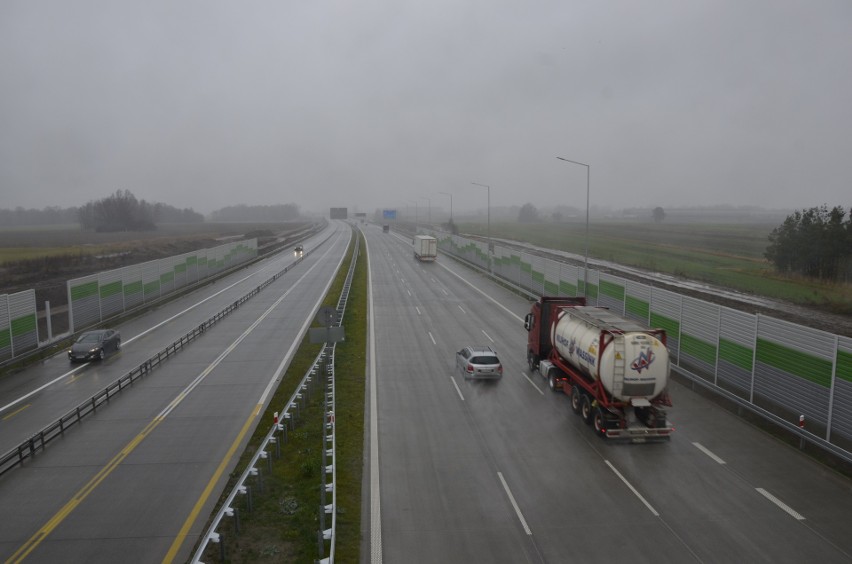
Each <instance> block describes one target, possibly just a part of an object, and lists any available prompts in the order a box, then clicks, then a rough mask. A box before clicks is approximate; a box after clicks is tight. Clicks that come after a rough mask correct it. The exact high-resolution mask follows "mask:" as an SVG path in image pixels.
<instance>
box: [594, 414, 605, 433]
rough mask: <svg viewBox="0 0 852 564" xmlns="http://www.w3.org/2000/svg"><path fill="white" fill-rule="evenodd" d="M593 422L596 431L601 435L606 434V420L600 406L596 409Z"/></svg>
mask: <svg viewBox="0 0 852 564" xmlns="http://www.w3.org/2000/svg"><path fill="white" fill-rule="evenodd" d="M593 423H594V425H595V431H596V432H597V433H598V434H599V435H605V434H606V420H605V419H604V414H603V410H602V409H601V408H600V407H599V408H597V409H596V410H595V415H594V418H593Z"/></svg>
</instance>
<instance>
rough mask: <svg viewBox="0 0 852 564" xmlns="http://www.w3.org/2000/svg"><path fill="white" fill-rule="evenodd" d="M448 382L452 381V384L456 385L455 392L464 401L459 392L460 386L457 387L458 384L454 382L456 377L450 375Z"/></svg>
mask: <svg viewBox="0 0 852 564" xmlns="http://www.w3.org/2000/svg"><path fill="white" fill-rule="evenodd" d="M450 382H452V383H453V386H455V387H456V393H458V395H459V397H460V398H461V400H462V401H464V396H463V395H462V393H461V388H459V385H458V384H456V379H455V378H453V377H452V376H450Z"/></svg>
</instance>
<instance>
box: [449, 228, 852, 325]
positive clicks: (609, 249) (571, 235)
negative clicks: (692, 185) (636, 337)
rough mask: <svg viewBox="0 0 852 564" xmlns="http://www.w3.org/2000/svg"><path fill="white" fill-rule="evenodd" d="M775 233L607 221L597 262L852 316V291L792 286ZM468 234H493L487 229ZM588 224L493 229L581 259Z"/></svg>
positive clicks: (597, 237) (594, 238) (801, 282)
mask: <svg viewBox="0 0 852 564" xmlns="http://www.w3.org/2000/svg"><path fill="white" fill-rule="evenodd" d="M774 227H775V226H774V225H771V224H765V223H763V224H747V223H673V222H669V221H663V222H661V223H653V222H648V221H627V220H611V219H609V220H601V219H595V220H594V221H592V222H591V223H590V225H589V237H588V239H589V256H590V257H592V258H596V259H601V260H606V261H610V262H614V263H618V264H622V265H627V266H633V267H637V268H642V269H645V270H649V271H654V272H661V273H665V274H671V275H674V276H679V277H682V278H687V279H690V280H696V281H700V282H706V283H709V284H713V285H717V286H723V287H727V288H732V289H735V290H739V291H742V292H746V293H751V294H756V295H761V296H766V297H769V298H775V299H782V300H786V301H790V302H793V303H797V304H801V305H807V306H816V307H820V308H824V309H827V310H830V311H832V312H833V313H845V314H852V285H850V284H848V283H847V284H841V283H836V284H828V283H825V282H820V281H817V280H806V279H802V278H791V277H787V276H781V275H779V274H778V273H776V272H774V270H773V269H772V266H771V265H770V264H769V263H768V262H766V260H765V259H764V258H763V253H764V251H765V250H766V247H767V245H768V244H769V241H768V237H769V234H770V233H771V232H772V229H773V228H774ZM459 229H460V232H461V233H470V234H475V235H482V236H484V235H485V234H486V231H487V229H486V226H485V225H483V224H472V223H466V224H461V225H459ZM585 230H586V226H585V222H582V221H580V222H574V223H561V224H556V223H539V224H520V223H514V222H496V223H495V222H492V223H491V236H492V237H494V238H502V239H512V240H518V241H527V242H530V243H533V244H535V245H538V246H541V247H546V248H550V249H558V250H562V251H566V252H570V253H575V254H577V255H583V254H584V252H585V244H586V243H585V241H586V236H585Z"/></svg>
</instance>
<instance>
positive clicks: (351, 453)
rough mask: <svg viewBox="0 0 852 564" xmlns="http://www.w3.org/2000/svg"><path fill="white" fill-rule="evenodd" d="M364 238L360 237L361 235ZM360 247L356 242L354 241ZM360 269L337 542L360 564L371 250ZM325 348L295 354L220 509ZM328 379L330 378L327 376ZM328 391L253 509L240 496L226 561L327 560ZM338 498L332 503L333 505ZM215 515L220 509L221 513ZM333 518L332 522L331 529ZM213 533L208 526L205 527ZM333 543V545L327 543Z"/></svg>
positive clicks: (343, 367)
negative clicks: (322, 552) (323, 553)
mask: <svg viewBox="0 0 852 564" xmlns="http://www.w3.org/2000/svg"><path fill="white" fill-rule="evenodd" d="M358 236H360V234H359V235H358ZM353 244H354V243H353ZM359 254H360V255H361V256H356V257H354V258H355V259H358V262H357V264H356V267H355V273H354V278H353V280H352V286H351V291H350V296H349V299H348V301H347V304H346V312H345V315H344V319H343V326H344V327H345V331H346V340H345V341H344V342H341V343H338V345H337V348H336V351H335V361H336V366H335V376H336V377H335V386H336V398H335V399H336V413H335V420H336V423H337V426H336V434H337V483H336V484H335V487H336V490H337V530H336V531H337V537H336V551H335V559H336V560H338V561H340V562H357V561H358V560H359V551H360V533H361V511H360V506H361V476H362V472H363V468H362V460H363V459H362V451H363V438H364V387H365V362H366V361H365V358H366V346H367V344H366V334H367V333H366V312H367V274H366V273H367V267H366V251H365V245H363V244H362V245H361V251H360V253H359ZM348 255H349V258H347V259H346V260H344V262H343V264H342V265H341V268H340V271H339V272H338V275H337V277H336V279H335V281H334V283H333V284H332V286H331V288H330V290H329V292H328V294H327V295H326V298H325V300H324V302H323V304H324V305H328V306H331V307H335V306H336V305H337V301H338V299H339V296H340V293H341V291H342V288H343V283H344V281H345V278H346V273H347V272H348V270H349V265H350V261H351V260H354V259H353V257H352V247H351V246H350V249H349V251H348ZM320 349H321V345H314V344H311V343H310V342H309V340H308V338H307V337H306V338H305V339H304V340H303V342H302V344H301V346H300V347H299V350H298V351H297V352H296V354H295V355H294V357H293V360H292V362H291V363H290V366H289V368H288V369H287V372H286V373H285V375H284V377H283V378H282V380H281V385H280V386H279V387H278V389H277V390H276V392H275V394H274V395H273V398H272V400H271V401H270V403H269V408H268V410H267V411H266V413H264V414H263V416H262V418H261V423H260V424H259V425H258V427H257V429H256V430H255V432H254V434H253V436H252V438H251V439H250V441H249V443H248V446H247V447H246V450H245V452H244V453H243V455H242V456H241V458H240V461H239V463H238V464H237V467H236V468H235V469H234V471H233V472H232V473H231V475H230V479H229V482H228V484H227V485H226V486H225V489H224V492H223V494H222V497H221V498H220V500H219V503H218V504H217V507H216V510H217V511H218V508H219V507H220V506H221V504H222V503H223V502H224V500H225V498H226V497H227V495H228V493H229V492H230V491H231V490H232V489H233V487H234V484H235V483H236V481H237V480H238V479H239V477H240V475H241V474H242V472H243V471H244V470H245V468H246V466H247V464H249V463H250V461H251V459H252V457H253V456H254V454H255V452H256V450H257V448H258V447H259V445H260V444H261V443H262V442H263V439H264V438H265V436H266V434H267V432H268V431H269V427H270V425H271V424H272V421H273V414H274V412H276V411H280V410H281V407H282V406H284V405H286V402H287V400H288V399H289V398H290V396H291V395H292V393H293V391H294V390H295V387H296V386H297V385H298V383H299V381H300V380H301V378H302V376H303V375H304V374H305V372H306V371H307V370H308V369H310V367H311V365H312V364H313V361H314V359H315V358H316V355H317V354H318V353H319V351H320ZM320 380H322V379H320ZM323 386H324V381H320V382H318V383H317V387H316V388H315V389H314V391H312V392H311V393H310V394H309V395H310V399H309V400H308V401H307V402H306V405H305V408H304V409H301V410H300V412H299V415H298V417H297V419H296V422H295V427H294V429H293V430H290V431H288V433H287V437H288V439H287V442H285V443H284V444H282V445H281V458H280V459H277V458H276V457H275V453H270V456H271V458H272V463H271V472H270V471H269V470H268V469H267V467H266V465H265V464H264V465H263V467H262V468H261V473H262V491H261V481H255V482H253V484H254V485H253V491H252V495H251V508H250V509H251V510H249V500H248V499H247V496H240V497H239V498H238V500H239V501H238V502H237V503H235V508H236V509H237V510H238V511H239V532H237V530H236V526H235V525H236V522H235V520H234V519H230V520H226V521H223V522H222V524H221V525H220V526H219V528H218V529H217V532H218V533H219V534H220V535H221V537H222V541H223V544H224V547H225V562H233V563H238V562H264V561H268V562H282V561H284V562H306V563H313V562H315V561H316V560H318V558H319V544H318V542H319V541H318V536H317V535H318V532H319V529H320V521H319V511H320V488H321V482H322V480H321V468H322V437H323V434H324V432H325V430H324V425H323V406H322V402H323ZM330 501H331V498H330V496H327V497H326V503H330ZM214 514H215V511H214ZM328 523H329V520H328V519H326V527H328ZM205 530H206V527H205ZM326 544H327V543H326ZM220 550H221V546H220V545H213V544H211V545H210V546H209V547H208V549H207V551H206V554H205V561H207V562H218V561H220V552H219V551H220Z"/></svg>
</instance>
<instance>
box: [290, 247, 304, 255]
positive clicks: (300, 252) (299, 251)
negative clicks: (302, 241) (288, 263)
mask: <svg viewBox="0 0 852 564" xmlns="http://www.w3.org/2000/svg"><path fill="white" fill-rule="evenodd" d="M293 254H294V255H296V256H297V257H301V256H302V255H304V254H305V247H303V246H302V245H296V248H295V249H293Z"/></svg>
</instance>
